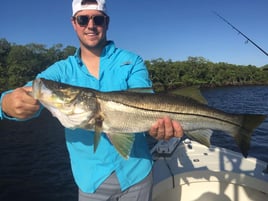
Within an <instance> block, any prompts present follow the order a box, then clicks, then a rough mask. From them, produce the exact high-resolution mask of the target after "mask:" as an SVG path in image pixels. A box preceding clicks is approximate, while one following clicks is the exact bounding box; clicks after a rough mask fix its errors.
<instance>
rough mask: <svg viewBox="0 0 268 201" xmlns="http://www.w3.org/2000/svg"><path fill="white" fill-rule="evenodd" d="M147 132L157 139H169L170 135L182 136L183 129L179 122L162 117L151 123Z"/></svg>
mask: <svg viewBox="0 0 268 201" xmlns="http://www.w3.org/2000/svg"><path fill="white" fill-rule="evenodd" d="M149 134H150V135H151V136H152V137H154V138H156V139H158V140H160V139H164V140H169V139H170V138H172V137H178V138H180V137H182V136H183V129H182V127H181V125H180V124H179V122H177V121H173V120H171V119H170V118H169V117H164V118H163V119H158V120H157V122H156V123H155V124H153V125H152V127H151V129H150V130H149Z"/></svg>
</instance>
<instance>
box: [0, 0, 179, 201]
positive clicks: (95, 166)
mask: <svg viewBox="0 0 268 201" xmlns="http://www.w3.org/2000/svg"><path fill="white" fill-rule="evenodd" d="M72 8H73V16H72V19H71V22H72V25H73V28H74V30H75V32H76V33H77V36H78V39H79V41H80V48H79V49H78V50H77V52H76V53H75V55H74V56H70V57H68V58H67V59H66V60H62V61H59V62H56V63H55V64H53V65H52V66H50V67H49V68H47V69H46V70H45V71H44V72H42V73H40V74H39V75H37V77H42V78H46V79H50V80H54V81H58V82H63V83H68V84H71V85H77V86H82V87H90V88H94V89H97V90H100V91H113V90H126V89H128V88H137V87H150V86H151V81H150V80H149V77H148V71H147V69H146V67H145V65H144V62H143V60H142V59H141V58H140V57H139V56H137V55H135V54H133V53H131V52H128V51H126V50H122V49H119V48H116V47H115V45H114V43H113V42H112V41H107V37H106V33H107V30H108V25H109V16H108V15H107V13H106V7H105V0H95V1H94V0H93V1H92V0H73V3H72ZM31 90H32V89H31V82H29V83H28V84H27V87H21V88H17V89H15V90H13V91H8V92H5V93H3V95H2V97H1V102H0V103H1V108H0V109H1V110H2V111H0V115H1V118H8V119H15V120H26V119H29V118H32V117H35V116H38V114H39V111H40V109H41V108H42V107H40V105H39V102H38V101H37V100H35V99H33V98H32V97H31V96H30V95H29V93H28V92H30V91H31ZM149 134H150V135H151V136H153V137H155V138H156V139H166V140H168V139H170V138H171V137H174V136H175V137H181V136H182V128H181V126H180V124H179V123H177V122H175V121H172V120H171V119H170V118H168V117H163V119H159V120H158V121H157V122H156V123H155V124H154V125H152V127H151V129H150V131H149ZM65 135H66V143H67V148H68V151H69V155H70V159H71V167H72V171H73V175H74V179H75V182H76V183H77V185H78V187H79V201H86V200H120V201H123V200H127V201H132V200H133V201H134V200H135V201H136V200H140V201H146V200H151V192H152V174H151V170H152V160H151V156H150V152H149V150H148V147H147V143H146V135H145V134H137V135H135V142H134V145H133V148H132V152H131V155H130V157H129V159H128V160H125V159H123V158H122V157H121V156H120V155H118V153H117V151H116V150H115V149H114V147H113V146H112V145H111V143H110V141H109V139H108V138H107V136H106V135H105V134H102V136H101V140H100V144H99V146H98V149H97V151H96V152H95V153H94V151H93V139H94V133H93V132H89V131H86V130H82V129H75V130H70V129H65Z"/></svg>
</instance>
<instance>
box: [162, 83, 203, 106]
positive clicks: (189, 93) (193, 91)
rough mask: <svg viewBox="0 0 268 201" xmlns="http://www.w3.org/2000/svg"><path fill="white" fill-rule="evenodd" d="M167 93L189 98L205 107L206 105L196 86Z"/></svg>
mask: <svg viewBox="0 0 268 201" xmlns="http://www.w3.org/2000/svg"><path fill="white" fill-rule="evenodd" d="M167 93H168V94H172V95H180V96H184V97H189V98H192V99H194V100H196V101H198V102H200V103H203V104H206V105H207V103H208V102H207V100H206V99H205V98H204V96H203V95H202V94H201V91H200V89H199V87H198V86H190V87H182V88H179V89H174V90H171V91H168V92H167Z"/></svg>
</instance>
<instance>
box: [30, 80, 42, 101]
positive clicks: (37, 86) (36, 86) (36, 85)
mask: <svg viewBox="0 0 268 201" xmlns="http://www.w3.org/2000/svg"><path fill="white" fill-rule="evenodd" d="M42 86H43V82H42V80H41V79H40V78H37V79H35V80H34V81H33V86H32V88H33V90H32V96H33V97H34V98H35V99H39V98H40V97H41V88H42Z"/></svg>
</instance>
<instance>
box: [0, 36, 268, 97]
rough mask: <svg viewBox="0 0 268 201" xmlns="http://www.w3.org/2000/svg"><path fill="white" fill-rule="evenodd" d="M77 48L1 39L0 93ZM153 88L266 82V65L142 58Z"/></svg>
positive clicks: (22, 81) (194, 58) (19, 83)
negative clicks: (14, 42)
mask: <svg viewBox="0 0 268 201" xmlns="http://www.w3.org/2000/svg"><path fill="white" fill-rule="evenodd" d="M75 50H76V48H75V47H72V46H67V47H63V45H62V44H57V45H54V46H52V47H50V48H47V47H46V46H45V45H41V44H35V43H31V44H27V45H17V44H11V43H9V42H8V41H7V40H6V39H0V72H1V74H0V92H1V91H5V90H7V89H12V88H15V87H18V86H22V85H24V84H25V83H26V82H27V81H29V80H32V79H33V78H34V77H35V76H36V75H37V74H38V73H39V72H41V71H42V70H44V69H46V68H47V67H48V66H50V65H51V64H53V63H54V62H56V61H58V60H61V59H64V58H66V57H67V56H69V55H72V54H74V52H75ZM145 62H146V65H147V67H148V69H149V72H150V76H151V79H152V81H153V84H154V88H155V90H156V91H162V90H168V89H172V88H175V87H179V86H189V85H201V86H212V87H214V86H223V85H224V86H225V85H252V84H268V70H266V69H268V65H266V66H264V67H262V68H257V67H256V66H251V65H248V66H242V65H233V64H228V63H224V62H220V63H212V62H210V61H208V60H206V59H204V58H203V57H189V58H188V60H187V61H171V60H168V61H164V60H163V59H161V58H160V59H156V60H151V61H145Z"/></svg>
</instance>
